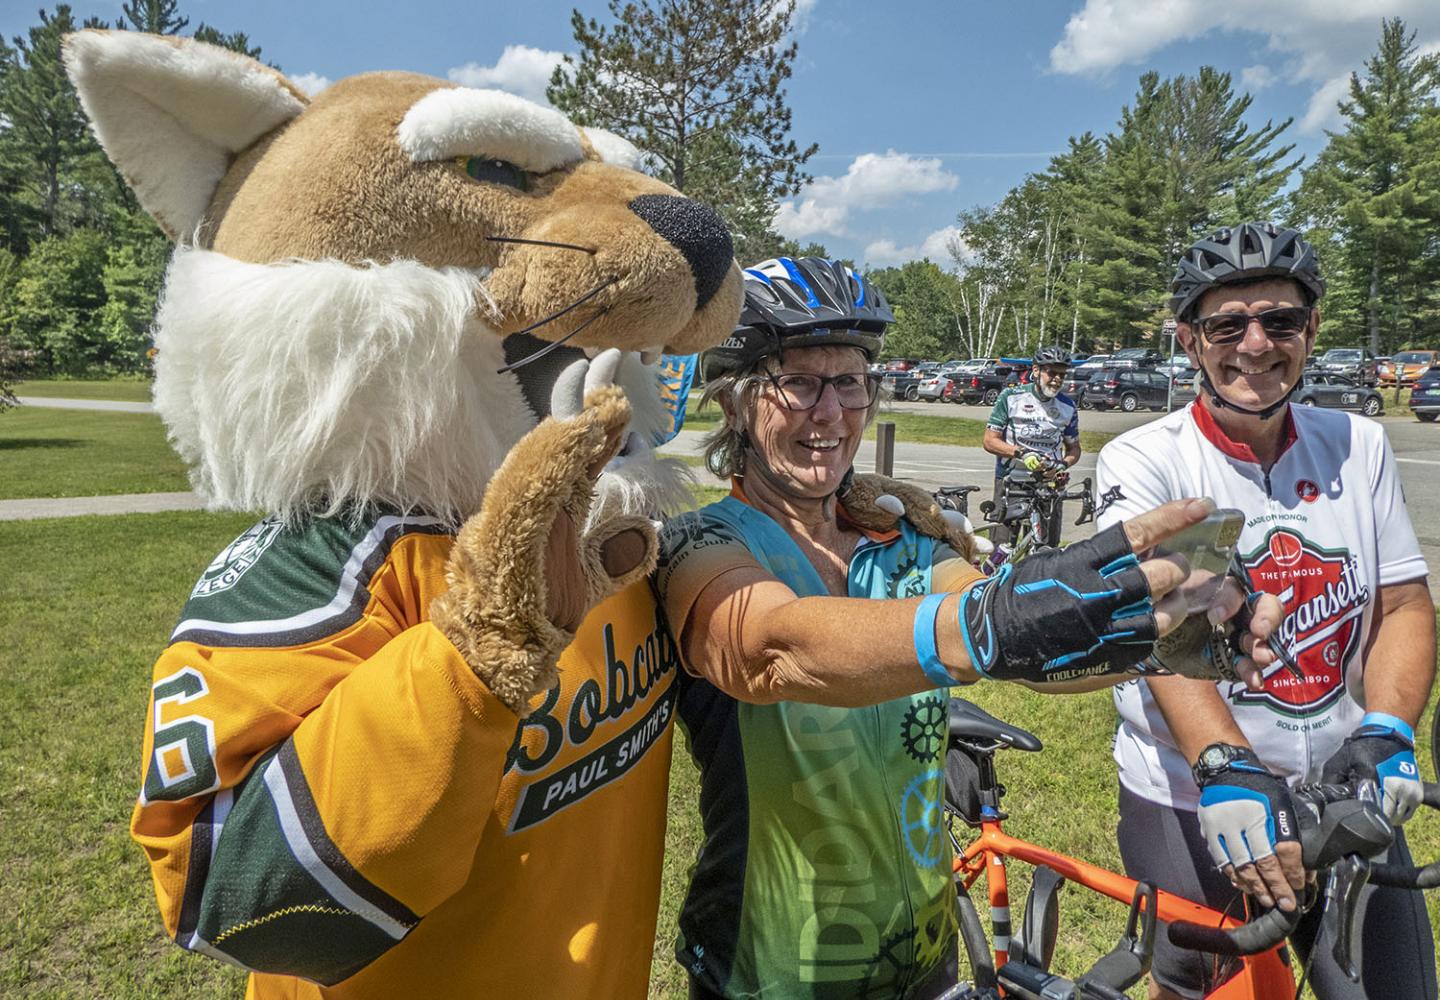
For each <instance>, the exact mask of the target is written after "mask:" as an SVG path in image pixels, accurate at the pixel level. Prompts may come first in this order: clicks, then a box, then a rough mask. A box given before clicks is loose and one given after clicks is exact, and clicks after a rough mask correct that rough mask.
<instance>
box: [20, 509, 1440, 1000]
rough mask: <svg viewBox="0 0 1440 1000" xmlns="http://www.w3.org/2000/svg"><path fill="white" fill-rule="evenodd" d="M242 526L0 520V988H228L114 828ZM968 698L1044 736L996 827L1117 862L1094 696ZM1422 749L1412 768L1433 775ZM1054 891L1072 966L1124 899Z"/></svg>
mask: <svg viewBox="0 0 1440 1000" xmlns="http://www.w3.org/2000/svg"><path fill="white" fill-rule="evenodd" d="M722 492H723V491H720V490H707V491H704V492H703V494H702V495H701V497H700V499H701V500H702V502H708V501H710V500H713V499H715V498H717V497H719V496H721V495H722ZM250 520H251V519H250V517H248V516H246V515H216V514H206V513H200V512H187V513H179V514H150V515H129V516H120V517H104V518H98V517H91V518H73V519H55V520H45V521H28V522H0V565H3V566H5V567H6V568H7V572H5V573H0V663H3V664H4V665H5V667H4V672H5V683H4V684H3V685H0V827H3V829H4V830H5V836H4V837H0V995H3V996H7V997H9V996H25V997H30V996H46V997H97V996H103V997H107V998H124V997H162V996H163V997H180V996H184V997H199V998H212V997H226V998H229V997H235V998H238V997H239V996H240V994H241V992H242V991H243V982H242V977H241V976H240V974H238V973H236V972H235V971H234V970H232V969H230V968H228V967H226V966H223V965H220V964H218V963H215V962H212V961H210V960H208V959H204V958H199V957H196V956H192V955H188V954H186V953H185V952H182V951H181V950H180V949H178V948H176V947H175V946H174V945H172V944H170V943H169V942H168V941H166V940H165V939H164V938H163V935H162V932H161V928H160V924H159V918H158V915H157V911H156V909H155V903H154V898H153V894H152V889H151V883H150V879H149V875H148V873H147V869H146V865H145V862H144V859H143V858H142V857H141V853H140V851H139V849H138V848H136V847H135V845H134V844H132V843H131V842H130V840H129V837H128V834H127V822H128V819H129V813H130V809H131V806H132V805H133V802H134V796H135V789H136V786H137V782H138V780H139V779H138V771H139V761H138V755H139V747H140V738H141V727H142V726H143V724H144V722H143V716H144V711H145V704H146V696H147V687H148V683H149V671H150V664H151V661H152V660H153V658H154V656H155V655H156V653H157V652H158V651H159V649H160V647H161V644H162V643H163V641H164V637H165V635H166V634H167V633H168V631H169V629H170V628H171V627H172V625H173V624H174V618H175V615H176V613H177V611H178V609H179V607H180V605H181V603H182V601H183V600H184V597H185V595H186V594H187V593H188V591H189V589H190V586H191V584H192V583H193V581H194V579H195V577H196V575H197V574H198V573H199V571H200V570H201V569H202V568H203V567H204V566H205V565H206V564H207V563H208V561H209V560H210V559H211V558H212V556H213V555H214V553H215V552H217V551H219V549H220V548H221V547H222V546H224V545H225V544H226V543H227V542H228V541H229V540H230V539H231V538H233V537H234V536H235V535H236V534H237V533H238V532H239V531H240V530H242V529H243V528H244V527H245V526H246V525H248V524H249V523H250ZM967 696H968V697H970V698H971V699H972V700H974V701H976V702H978V703H979V704H981V705H982V706H984V707H985V708H986V709H988V710H989V711H991V712H994V713H995V714H997V715H999V716H1000V717H1002V718H1005V719H1008V720H1010V721H1012V722H1015V723H1016V724H1019V725H1023V726H1026V727H1027V728H1030V729H1032V730H1033V731H1034V732H1035V733H1037V734H1038V735H1039V736H1040V737H1041V738H1042V739H1043V740H1044V741H1045V742H1046V750H1045V752H1043V753H1040V754H1021V753H1018V752H1010V753H1008V754H1006V755H1002V758H1001V760H1000V762H999V767H1000V774H1001V778H1002V780H1004V781H1005V783H1006V784H1007V785H1008V787H1009V789H1010V794H1009V796H1008V798H1007V799H1006V807H1007V809H1009V811H1010V813H1011V820H1010V821H1009V822H1008V823H1007V829H1008V830H1009V831H1010V832H1012V833H1013V834H1015V835H1017V836H1021V837H1025V838H1027V839H1031V840H1034V841H1037V842H1039V843H1043V844H1045V845H1047V846H1050V847H1053V848H1056V849H1058V850H1061V851H1065V852H1067V853H1071V854H1074V855H1076V856H1079V857H1082V858H1085V859H1087V860H1091V861H1095V862H1098V863H1100V864H1104V865H1109V866H1115V865H1117V864H1118V857H1117V853H1116V849H1115V844H1114V840H1113V830H1114V822H1115V819H1114V817H1115V779H1114V769H1113V765H1112V764H1111V762H1110V759H1109V747H1110V734H1111V732H1112V730H1113V725H1114V723H1113V714H1112V710H1111V708H1110V702H1109V699H1108V696H1106V695H1105V694H1103V693H1102V694H1092V695H1085V696H1081V697H1044V696H1040V695H1036V694H1033V693H1031V692H1028V691H1025V690H1022V689H1019V688H1012V687H1007V686H1004V685H998V684H997V685H981V686H977V687H975V688H971V689H969V691H968V692H967ZM1428 725H1429V722H1428V714H1427V719H1426V720H1425V721H1424V722H1422V727H1424V731H1425V732H1428ZM676 743H677V746H676V751H675V756H676V760H675V765H674V770H673V774H672V782H671V804H670V829H669V835H668V838H667V845H668V846H667V854H666V858H665V875H664V890H663V898H662V909H661V918H660V925H659V932H658V934H657V940H656V952H655V962H654V966H653V976H654V983H653V987H652V991H651V993H652V996H654V997H666V998H681V997H683V996H684V995H685V993H684V976H683V973H682V972H681V970H680V969H679V967H678V966H677V965H676V964H675V962H674V960H673V959H672V958H671V957H670V951H671V943H672V938H673V927H674V921H675V914H676V912H677V910H678V907H679V902H680V899H681V896H682V894H683V891H684V883H685V878H686V875H687V872H688V870H689V868H690V866H691V864H693V861H694V858H695V855H696V851H697V850H698V846H699V836H700V831H699V824H698V819H697V816H696V810H695V806H694V802H695V797H696V794H697V784H696V775H695V771H694V768H693V766H692V765H691V764H690V762H689V759H688V754H687V751H686V750H685V748H684V746H683V739H682V738H681V737H680V736H679V735H678V734H677V740H676ZM1427 758H1428V752H1426V753H1422V770H1423V771H1424V773H1426V774H1433V773H1434V772H1433V769H1432V768H1433V765H1432V764H1431V763H1430V762H1429V761H1428V759H1427ZM1407 831H1408V832H1409V835H1410V837H1411V844H1412V848H1413V850H1414V852H1415V854H1416V856H1417V857H1421V858H1426V859H1430V858H1435V857H1437V856H1440V822H1437V817H1436V816H1434V815H1426V816H1423V817H1421V818H1420V819H1417V820H1416V821H1415V822H1413V823H1412V824H1411V825H1410V826H1409V827H1407ZM1027 885H1028V877H1027V875H1026V874H1025V873H1024V866H1015V867H1014V868H1012V887H1011V892H1012V899H1013V901H1014V905H1015V906H1016V919H1017V920H1018V916H1019V905H1020V902H1021V900H1023V898H1024V891H1025V888H1026V886H1027ZM1064 900H1065V902H1064V906H1063V910H1062V913H1063V918H1062V924H1061V927H1062V933H1061V946H1060V950H1059V957H1058V959H1057V964H1058V967H1059V968H1062V969H1069V970H1075V969H1080V968H1083V967H1085V966H1086V965H1088V963H1089V962H1091V961H1093V960H1094V959H1095V958H1096V957H1098V956H1099V955H1100V954H1102V953H1103V952H1105V951H1106V950H1108V949H1109V947H1110V946H1111V945H1112V944H1113V943H1114V940H1115V939H1116V937H1117V936H1118V935H1119V933H1120V930H1121V923H1122V920H1123V910H1122V908H1121V907H1120V906H1118V905H1112V904H1110V903H1109V902H1107V901H1104V900H1100V899H1098V898H1096V897H1092V896H1090V895H1089V894H1086V893H1081V892H1078V891H1075V890H1073V889H1071V890H1067V891H1066V893H1065V896H1064ZM1431 909H1432V913H1435V912H1436V905H1435V902H1434V900H1433V899H1432V905H1431ZM981 910H982V913H983V911H984V906H983V901H982V905H981ZM1437 917H1440V914H1437ZM1136 995H1138V994H1136Z"/></svg>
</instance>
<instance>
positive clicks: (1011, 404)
mask: <svg viewBox="0 0 1440 1000" xmlns="http://www.w3.org/2000/svg"><path fill="white" fill-rule="evenodd" d="M1031 366H1032V367H1031V374H1030V382H1029V384H1028V385H1012V386H1010V387H1009V388H1007V389H1006V390H1005V391H1004V392H1002V393H1000V397H999V398H998V399H996V400H995V406H994V407H993V408H992V409H991V410H990V418H989V419H988V420H987V421H985V436H984V438H983V439H982V440H981V446H982V447H983V448H984V449H985V450H986V451H988V452H989V453H990V454H992V455H994V456H995V493H994V495H993V500H994V502H995V507H996V509H997V510H1003V509H1004V504H1005V480H1006V477H1007V476H1009V475H1010V474H1011V473H1012V472H1015V473H1020V474H1022V475H1023V474H1029V475H1031V476H1055V475H1058V474H1059V473H1061V472H1063V471H1064V470H1066V469H1068V468H1070V466H1072V465H1074V464H1075V463H1076V462H1078V461H1080V420H1079V412H1080V409H1079V407H1077V406H1076V405H1075V401H1074V400H1073V399H1071V398H1070V397H1069V396H1066V395H1065V394H1064V393H1062V392H1061V391H1060V386H1061V384H1062V383H1063V382H1064V381H1065V373H1066V372H1067V371H1069V370H1070V352H1069V351H1066V350H1064V349H1063V348H1061V347H1042V348H1040V349H1039V350H1038V351H1036V352H1035V357H1034V358H1033V359H1032V361H1031ZM1022 470H1023V472H1022ZM1060 516H1061V512H1060V510H1059V508H1058V506H1057V508H1056V510H1055V515H1054V517H1053V518H1052V521H1053V523H1052V524H1050V525H1047V527H1046V532H1047V534H1049V536H1050V537H1051V538H1059V537H1060V523H1059V522H1060ZM990 537H991V538H992V539H993V540H994V541H996V542H1008V541H1009V540H1010V538H1009V531H1008V530H1007V529H1006V528H1004V527H1003V526H997V527H996V528H995V529H994V531H992V532H991V536H990Z"/></svg>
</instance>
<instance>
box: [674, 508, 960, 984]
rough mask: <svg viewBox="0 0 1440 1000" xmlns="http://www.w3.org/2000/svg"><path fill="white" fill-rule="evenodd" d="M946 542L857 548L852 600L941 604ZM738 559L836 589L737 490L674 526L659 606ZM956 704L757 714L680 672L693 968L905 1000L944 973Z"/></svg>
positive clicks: (803, 591) (927, 700)
mask: <svg viewBox="0 0 1440 1000" xmlns="http://www.w3.org/2000/svg"><path fill="white" fill-rule="evenodd" d="M937 549H938V550H939V551H940V553H941V554H943V555H950V556H953V553H952V552H950V550H949V549H948V548H946V547H944V546H943V545H941V544H939V543H936V542H934V541H933V540H932V539H930V538H927V537H925V536H923V535H920V534H919V533H918V532H916V531H915V530H914V529H913V528H911V527H910V525H909V524H908V523H906V522H903V521H902V522H901V530H900V531H899V532H898V533H893V534H892V535H891V536H888V537H884V538H880V539H878V540H876V539H868V540H867V541H865V542H862V544H861V545H860V547H859V548H857V550H856V551H855V553H854V555H853V556H852V558H851V560H850V565H849V572H848V592H849V595H850V596H852V597H873V598H885V597H918V596H921V595H924V594H927V593H929V592H930V589H931V583H932V565H933V563H934V561H935V558H936V555H937ZM737 553H738V554H739V558H740V559H743V560H745V561H746V562H747V563H749V564H754V563H758V564H759V566H760V567H761V568H763V569H764V570H765V571H767V572H769V573H771V574H772V575H774V576H775V577H777V578H778V579H779V580H781V581H782V582H784V583H785V584H786V585H787V586H789V587H790V588H791V589H792V590H794V591H795V593H796V594H798V595H800V596H816V595H824V594H826V593H827V591H826V588H825V586H824V584H823V583H822V581H821V579H820V577H819V575H818V574H817V573H816V571H815V569H814V568H813V566H811V564H810V563H809V561H808V560H807V559H806V558H805V556H804V554H803V553H802V552H801V551H800V549H799V548H798V547H797V546H796V544H795V543H794V541H792V540H791V539H790V537H789V536H788V535H787V534H786V533H785V532H784V530H783V529H781V528H780V526H779V525H777V524H776V523H775V522H774V521H772V520H771V519H770V518H769V517H767V516H766V515H765V514H763V513H761V512H759V511H757V510H754V509H753V508H751V507H749V506H747V505H746V504H744V503H743V502H742V501H740V500H739V499H736V498H735V497H727V498H726V499H724V500H721V501H720V502H719V503H716V504H712V505H710V506H708V507H705V508H703V509H701V510H699V511H696V512H694V513H692V514H688V515H685V516H683V517H680V518H675V519H673V520H672V521H671V522H669V524H667V526H666V529H665V531H664V533H663V537H662V546H661V559H660V566H659V568H658V570H657V573H656V577H655V579H656V587H657V590H658V591H659V592H660V598H661V600H662V602H665V600H666V593H665V588H666V586H667V583H670V582H672V580H673V581H675V586H676V587H677V588H684V587H685V586H686V584H685V583H684V582H681V581H680V580H679V577H681V576H687V575H688V576H689V578H690V582H691V583H692V584H693V583H694V581H695V580H696V573H697V570H696V566H697V564H698V563H703V562H708V563H709V564H710V565H711V567H712V568H713V567H715V566H717V565H735V564H737V562H736V560H737ZM677 570H678V571H679V572H677ZM705 575H706V574H705V572H704V571H703V570H701V571H699V579H702V580H703V579H704V578H705ZM672 606H673V605H672ZM684 607H685V608H686V609H687V610H688V607H689V605H688V604H685V605H684ZM671 623H672V625H673V626H677V627H679V626H681V625H683V622H679V621H675V620H674V618H673V617H672V619H671ZM833 627H834V628H836V629H842V630H843V629H845V628H846V627H847V625H846V623H845V622H844V621H843V620H837V621H835V622H834V623H833ZM854 641H855V642H856V643H857V644H863V643H865V642H866V641H867V637H866V636H864V635H855V636H854ZM947 708H948V706H947V695H946V692H944V691H934V692H929V693H925V694H919V695H914V696H912V697H909V698H900V699H897V700H895V701H890V702H886V703H884V704H881V705H876V706H873V707H869V708H829V707H823V706H818V705H807V704H801V703H799V702H780V703H778V704H771V705H750V704H744V703H741V702H738V701H736V700H735V699H734V698H732V697H730V696H729V695H727V694H725V693H724V692H722V691H720V690H719V689H718V688H716V687H715V686H714V685H712V684H710V683H709V682H708V681H706V680H703V679H700V678H697V677H695V676H692V675H689V674H682V677H681V683H680V695H679V705H678V717H679V721H680V725H681V727H682V728H683V730H684V731H685V733H686V735H687V737H688V740H689V745H690V750H691V753H692V754H693V755H694V758H695V761H696V763H697V765H698V766H699V768H700V773H701V791H700V812H701V818H702V820H703V823H704V828H705V841H704V845H703V846H702V848H701V851H700V857H699V860H698V862H697V864H696V866H695V869H694V873H693V876H692V878H691V882H690V888H689V893H688V895H687V897H686V899H685V904H684V908H683V910H682V913H681V916H680V936H679V940H678V942H677V944H676V955H677V958H678V959H679V961H680V962H681V964H682V965H684V966H685V967H686V968H687V969H688V970H689V971H690V972H691V974H692V975H694V976H695V977H697V978H698V979H699V980H700V981H701V982H703V983H704V984H706V985H707V986H709V987H710V988H711V989H713V990H715V991H717V992H719V993H721V994H723V995H725V996H728V997H751V996H765V997H816V998H822V997H823V998H830V997H835V998H855V997H903V996H907V995H909V994H910V991H911V990H912V989H914V988H916V987H919V986H922V984H923V985H924V986H927V987H928V985H929V984H930V983H931V982H933V980H934V977H935V976H936V975H939V974H942V967H946V968H948V967H949V962H950V961H951V960H952V959H953V956H954V955H955V951H956V916H955V894H954V890H953V889H952V888H951V882H950V869H951V862H952V852H951V849H950V843H949V840H948V838H947V837H946V834H945V830H944V827H943V824H942V822H941V817H942V806H941V803H942V794H943V789H944V779H943V767H944V755H945V741H946V737H947Z"/></svg>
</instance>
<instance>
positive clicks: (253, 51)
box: [195, 21, 280, 69]
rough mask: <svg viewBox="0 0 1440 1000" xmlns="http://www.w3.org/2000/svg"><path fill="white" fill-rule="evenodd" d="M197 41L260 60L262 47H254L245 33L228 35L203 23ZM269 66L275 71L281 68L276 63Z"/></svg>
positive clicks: (196, 37) (238, 32) (196, 33)
mask: <svg viewBox="0 0 1440 1000" xmlns="http://www.w3.org/2000/svg"><path fill="white" fill-rule="evenodd" d="M195 40H196V41H197V42H207V43H208V44H210V45H218V46H220V47H221V48H222V49H229V50H230V51H231V52H238V53H240V54H241V55H242V56H249V57H250V58H251V59H259V58H260V46H258V45H253V46H252V45H251V44H250V36H249V35H247V34H245V32H243V31H232V32H230V33H229V34H226V33H225V32H223V31H221V30H220V29H219V28H212V27H211V26H210V25H208V24H205V23H204V22H203V21H202V22H201V24H200V27H198V28H196V29H195ZM269 65H270V66H272V67H273V68H275V69H279V68H280V67H278V66H276V65H275V64H274V63H270V64H269Z"/></svg>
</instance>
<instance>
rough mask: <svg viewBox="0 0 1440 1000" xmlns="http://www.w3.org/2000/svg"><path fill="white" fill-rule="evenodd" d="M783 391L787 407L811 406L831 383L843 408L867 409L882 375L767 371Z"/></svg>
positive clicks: (801, 407)
mask: <svg viewBox="0 0 1440 1000" xmlns="http://www.w3.org/2000/svg"><path fill="white" fill-rule="evenodd" d="M766 377H767V378H769V379H770V384H771V385H773V386H774V387H775V391H776V392H778V393H779V394H780V404H781V405H782V406H784V407H785V409H787V410H809V409H813V408H814V406H815V404H816V403H818V402H820V396H821V394H822V393H824V392H825V387H826V386H827V385H829V386H834V387H835V401H836V402H838V403H839V404H840V407H841V409H845V410H863V409H865V408H866V407H868V406H869V405H870V404H871V403H873V402H875V394H876V393H878V392H879V391H880V378H879V376H876V375H868V374H864V373H861V372H854V373H851V372H846V373H845V374H843V375H808V374H801V373H796V374H781V375H774V374H771V375H767V376H766Z"/></svg>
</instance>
